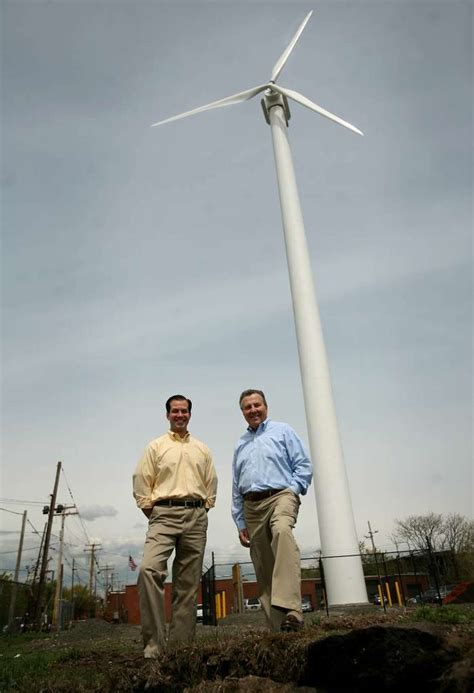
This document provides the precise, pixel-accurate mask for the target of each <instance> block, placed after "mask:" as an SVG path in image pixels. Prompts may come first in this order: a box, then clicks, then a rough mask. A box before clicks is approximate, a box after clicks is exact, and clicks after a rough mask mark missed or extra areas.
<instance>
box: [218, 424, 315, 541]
mask: <svg viewBox="0 0 474 693" xmlns="http://www.w3.org/2000/svg"><path fill="white" fill-rule="evenodd" d="M232 475H233V481H232V517H233V518H234V522H235V524H236V525H237V529H239V530H240V529H243V528H244V527H245V519H244V498H243V496H244V495H245V494H246V493H249V492H250V491H266V490H267V489H277V488H282V489H283V488H290V489H291V490H292V491H294V492H295V493H296V494H297V495H299V494H302V495H304V494H305V493H306V491H307V490H308V486H309V485H310V483H311V478H312V476H313V468H312V465H311V460H310V459H309V457H308V455H307V454H306V451H305V449H304V446H303V443H302V442H301V440H300V439H299V438H298V436H297V435H296V433H295V432H294V430H293V429H292V428H291V426H288V424H285V423H279V422H278V421H271V420H270V419H266V420H265V421H264V422H263V423H261V424H260V426H259V427H258V428H257V430H256V431H254V430H253V429H252V428H250V427H249V428H248V429H247V431H246V432H245V433H244V435H243V436H242V437H241V438H240V440H239V442H238V443H237V446H236V448H235V452H234V461H233V464H232Z"/></svg>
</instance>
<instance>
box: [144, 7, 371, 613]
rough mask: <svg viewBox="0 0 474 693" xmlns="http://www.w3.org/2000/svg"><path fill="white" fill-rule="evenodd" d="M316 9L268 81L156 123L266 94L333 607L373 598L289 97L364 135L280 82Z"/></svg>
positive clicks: (292, 40) (325, 558) (301, 25)
mask: <svg viewBox="0 0 474 693" xmlns="http://www.w3.org/2000/svg"><path fill="white" fill-rule="evenodd" d="M311 15H312V11H311V12H309V13H308V14H307V15H306V17H305V19H304V20H303V22H302V23H301V24H300V26H299V28H298V30H297V31H296V33H295V35H294V36H293V38H292V39H291V41H290V43H289V44H288V46H287V47H286V49H285V50H284V51H283V53H282V55H281V56H280V58H279V59H278V60H277V62H276V63H275V66H274V68H273V70H272V74H271V77H270V80H269V81H268V82H266V83H265V84H261V85H259V86H256V87H253V88H251V89H247V90H246V91H241V92H239V93H238V94H233V95H232V96H227V97H225V98H223V99H219V100H218V101H213V102H212V103H208V104H206V105H205V106H200V107H198V108H194V109H193V110H191V111H186V113H180V114H179V115H175V116H172V117H171V118H166V119H165V120H160V121H159V122H158V123H154V124H153V125H152V127H156V126H158V125H164V124H165V123H170V122H172V121H174V120H180V119H181V118H187V117H188V116H191V115H195V114H197V113H201V112H203V111H209V110H211V109H214V108H221V107H224V106H232V105H234V104H238V103H240V102H242V101H248V100H249V99H251V98H253V97H254V96H256V95H257V94H260V93H262V92H263V99H262V101H261V104H262V108H263V112H264V115H265V119H266V121H267V123H268V124H269V125H270V127H271V133H272V139H273V150H274V155H275V165H276V173H277V179H278V189H279V193H280V206H281V214H282V220H283V230H284V236H285V245H286V256H287V262H288V272H289V278H290V287H291V296H292V302H293V314H294V320H295V328H296V337H297V343H298V353H299V362H300V372H301V380H302V385H303V395H304V403H305V411H306V421H307V427H308V439H309V445H310V450H311V456H312V460H313V466H314V489H315V494H316V505H317V512H318V521H319V530H320V538H321V549H322V555H323V565H324V572H325V579H326V588H327V598H328V603H329V605H330V606H335V605H348V604H363V603H367V590H366V587H365V580H364V574H363V571H362V562H361V559H360V556H359V543H358V539H357V534H356V530H355V523H354V517H353V512H352V503H351V498H350V492H349V484H348V479H347V473H346V468H345V464H344V458H343V455H342V447H341V442H340V436H339V429H338V424H337V418H336V410H335V406H334V398H333V393H332V386H331V379H330V373H329V365H328V359H327V354H326V348H325V345H324V338H323V332H322V329H321V321H320V316H319V309H318V305H317V302H316V294H315V291H314V282H313V275H312V270H311V264H310V261H309V253H308V246H307V241H306V235H305V230H304V224H303V215H302V212H301V206H300V202H299V196H298V189H297V186H296V179H295V174H294V168H293V161H292V156H291V150H290V145H289V141H288V136H287V132H286V129H287V126H288V121H289V119H290V110H289V107H288V99H291V100H292V101H296V102H297V103H299V104H301V105H302V106H306V108H309V109H311V110H312V111H315V112H316V113H319V114H320V115H322V116H324V117H326V118H329V119H330V120H332V121H334V122H335V123H338V124H339V125H342V126H343V127H345V128H348V129H349V130H352V131H353V132H355V133H357V134H359V135H362V134H363V133H362V132H361V131H360V130H359V129H358V128H356V127H354V126H353V125H351V124H350V123H348V122H347V121H345V120H343V119H342V118H339V117H338V116H336V115H334V113H330V112H329V111H327V110H326V109H324V108H321V106H318V105H317V104H315V103H313V101H310V100H309V99H308V98H306V97H305V96H303V95H302V94H299V93H298V92H296V91H293V90H291V89H286V88H285V87H281V86H280V85H277V84H276V80H277V79H278V77H279V75H280V73H281V71H282V70H283V68H284V66H285V64H286V62H287V60H288V58H289V57H290V55H291V52H292V51H293V49H294V47H295V45H296V43H297V41H298V39H299V38H300V36H301V34H302V32H303V30H304V28H305V26H306V24H307V23H308V21H309V19H310V17H311Z"/></svg>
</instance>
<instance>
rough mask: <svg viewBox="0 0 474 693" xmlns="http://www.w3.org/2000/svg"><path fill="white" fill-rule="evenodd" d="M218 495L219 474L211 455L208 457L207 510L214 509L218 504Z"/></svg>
mask: <svg viewBox="0 0 474 693" xmlns="http://www.w3.org/2000/svg"><path fill="white" fill-rule="evenodd" d="M216 495H217V474H216V470H215V467H214V462H213V461H212V455H211V453H208V455H207V475H206V501H205V506H206V508H213V507H214V506H215V504H216Z"/></svg>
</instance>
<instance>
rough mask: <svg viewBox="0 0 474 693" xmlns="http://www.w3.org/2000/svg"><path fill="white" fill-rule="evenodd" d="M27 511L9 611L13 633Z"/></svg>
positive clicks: (10, 626)
mask: <svg viewBox="0 0 474 693" xmlns="http://www.w3.org/2000/svg"><path fill="white" fill-rule="evenodd" d="M26 515H27V512H26V510H25V511H24V512H23V519H22V522H21V534H20V544H19V546H18V554H17V557H16V566H15V577H14V582H13V585H12V592H11V596H10V609H9V611H8V629H9V630H10V631H11V630H12V627H13V621H14V618H15V604H16V593H17V589H18V578H19V575H20V563H21V553H22V551H23V539H24V538H25V526H26Z"/></svg>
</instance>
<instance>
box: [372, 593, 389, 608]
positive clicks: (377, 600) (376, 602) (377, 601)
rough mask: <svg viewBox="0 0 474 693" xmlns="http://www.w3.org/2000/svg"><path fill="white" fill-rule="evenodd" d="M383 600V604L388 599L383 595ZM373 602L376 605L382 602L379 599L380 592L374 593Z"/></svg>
mask: <svg viewBox="0 0 474 693" xmlns="http://www.w3.org/2000/svg"><path fill="white" fill-rule="evenodd" d="M383 600H384V602H385V604H387V603H388V599H387V597H386V596H385V595H384V596H383ZM374 604H376V605H377V606H381V604H382V602H381V601H380V594H374Z"/></svg>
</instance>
